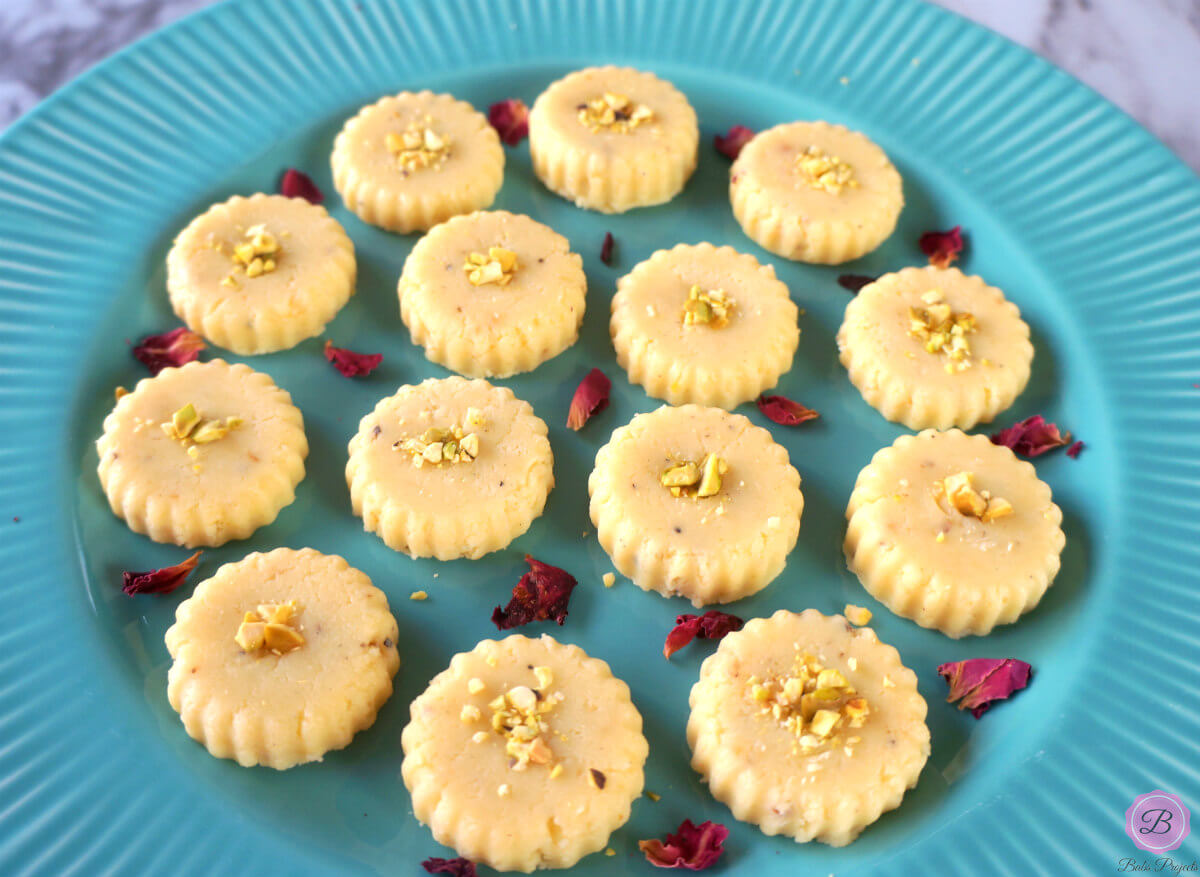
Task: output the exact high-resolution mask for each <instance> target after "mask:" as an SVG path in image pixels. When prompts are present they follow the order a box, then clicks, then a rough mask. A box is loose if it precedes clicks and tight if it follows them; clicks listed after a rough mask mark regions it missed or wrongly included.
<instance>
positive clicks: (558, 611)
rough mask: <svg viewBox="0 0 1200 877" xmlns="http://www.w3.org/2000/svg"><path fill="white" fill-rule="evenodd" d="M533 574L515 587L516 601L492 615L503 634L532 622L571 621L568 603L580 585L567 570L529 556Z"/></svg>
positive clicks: (522, 579)
mask: <svg viewBox="0 0 1200 877" xmlns="http://www.w3.org/2000/svg"><path fill="white" fill-rule="evenodd" d="M525 562H526V563H527V564H529V572H527V573H525V575H523V576H521V580H520V581H519V582H517V584H516V585H515V586H514V587H513V591H512V599H511V600H509V601H508V606H506V607H504V608H503V609H502V608H500V607H499V606H497V607H496V610H495V611H494V612H493V613H492V622H493V623H494V624H495V625H496V627H498V628H500V629H501V630H511V629H512V628H514V627H520V626H521V625H522V624H529V622H531V621H550V620H554V621H557V622H558V623H559V624H560V625H561V624H562V623H563V622H564V621H566V620H567V603H568V602H569V601H570V599H571V591H573V590H574V589H575V585H576V584H578V582H576V581H575V577H574V576H572V575H571V574H570V573H569V572H567V571H566V570H564V569H559V568H558V567H557V566H551V565H550V564H548V563H542V562H541V561H540V560H535V559H534V558H533V557H531V556H530V555H528V554H526V555H525Z"/></svg>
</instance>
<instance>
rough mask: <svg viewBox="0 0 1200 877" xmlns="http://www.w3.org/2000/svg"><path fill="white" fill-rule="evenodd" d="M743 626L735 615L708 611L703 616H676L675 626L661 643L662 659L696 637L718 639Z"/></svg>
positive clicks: (669, 656)
mask: <svg viewBox="0 0 1200 877" xmlns="http://www.w3.org/2000/svg"><path fill="white" fill-rule="evenodd" d="M743 624H745V622H744V621H742V619H740V618H738V617H737V616H736V615H730V614H729V613H727V612H718V611H717V610H715V609H710V610H709V611H707V612H705V613H704V614H703V615H676V616H675V626H674V627H673V628H671V632H670V633H668V634H667V641H666V642H665V643H663V657H664V658H666V659H667V660H668V661H669V660H671V655H673V654H675V653H676V652H677V651H679V650H680V649H682V648H683V647H684V646H686V645H687V644H688V643H690V642H691V641H692V640H693V639H695V638H696V637H700V639H720V638H721V637H723V636H725V634H727V633H733V632H734V631H735V630H741V629H742V625H743Z"/></svg>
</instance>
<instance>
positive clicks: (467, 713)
mask: <svg viewBox="0 0 1200 877" xmlns="http://www.w3.org/2000/svg"><path fill="white" fill-rule="evenodd" d="M458 718H459V719H460V720H461V721H463V722H468V723H469V722H478V721H479V720H480V719H482V718H483V711H482V710H480V709H479V707H477V706H475V704H473V703H464V704H463V708H462V710H461V711H460V712H459V714H458Z"/></svg>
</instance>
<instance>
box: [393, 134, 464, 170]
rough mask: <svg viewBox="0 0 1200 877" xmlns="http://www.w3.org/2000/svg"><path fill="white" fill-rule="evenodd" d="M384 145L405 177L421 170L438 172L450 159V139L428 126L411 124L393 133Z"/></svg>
mask: <svg viewBox="0 0 1200 877" xmlns="http://www.w3.org/2000/svg"><path fill="white" fill-rule="evenodd" d="M384 145H385V146H386V147H387V150H388V152H390V153H391V154H392V157H393V158H395V160H396V164H397V165H398V166H399V168H400V173H401V174H402V175H403V176H408V175H409V174H411V173H414V172H416V171H419V170H425V169H427V168H428V169H432V170H437V169H438V168H440V167H441V166H442V165H443V164H445V162H446V159H447V158H449V157H450V141H449V138H447V137H444V136H442V135H440V134H438V133H437V132H436V131H434V130H433V128H432V127H429V126H428V125H419V124H417V123H416V122H413V123H411V124H410V125H409V126H408V127H407V128H405V129H404V130H403V131H401V132H396V131H391V132H389V133H388V135H387V136H386V137H385V138H384Z"/></svg>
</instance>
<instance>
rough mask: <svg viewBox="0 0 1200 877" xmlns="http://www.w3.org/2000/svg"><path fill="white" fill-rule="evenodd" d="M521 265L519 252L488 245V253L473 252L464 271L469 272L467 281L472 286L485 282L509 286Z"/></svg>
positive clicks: (464, 264) (464, 266)
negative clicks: (519, 263)
mask: <svg viewBox="0 0 1200 877" xmlns="http://www.w3.org/2000/svg"><path fill="white" fill-rule="evenodd" d="M538 261H539V262H540V261H542V260H541V259H539V260H538ZM519 267H520V266H519V265H518V264H517V254H516V253H514V252H513V251H512V250H506V249H505V248H504V247H488V251H487V253H486V255H485V254H484V253H471V254H470V255H469V256H467V261H466V262H464V263H463V271H465V272H467V282H468V283H470V284H471V285H472V286H483V285H484V284H485V283H495V284H497V285H498V286H508V284H509V283H511V282H512V279H513V277H514V276H516V273H517V269H518V268H519Z"/></svg>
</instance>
